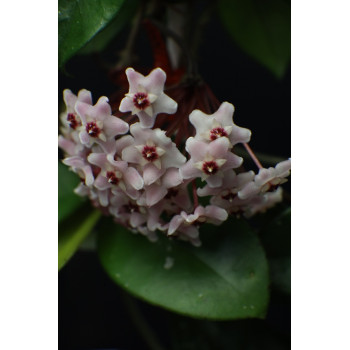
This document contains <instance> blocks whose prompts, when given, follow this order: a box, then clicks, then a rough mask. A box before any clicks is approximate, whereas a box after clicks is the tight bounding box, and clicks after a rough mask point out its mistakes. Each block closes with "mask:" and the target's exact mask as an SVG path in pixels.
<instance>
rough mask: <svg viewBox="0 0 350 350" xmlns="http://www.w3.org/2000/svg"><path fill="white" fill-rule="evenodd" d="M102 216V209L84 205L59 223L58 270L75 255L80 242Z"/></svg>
mask: <svg viewBox="0 0 350 350" xmlns="http://www.w3.org/2000/svg"><path fill="white" fill-rule="evenodd" d="M82 214H83V215H82ZM100 216H101V212H100V211H97V210H92V209H91V208H88V209H87V208H86V207H83V208H81V210H80V211H78V212H76V213H74V214H73V216H72V217H69V218H68V219H66V220H65V221H64V222H63V223H62V224H60V225H59V227H58V270H60V269H61V268H62V267H63V266H64V265H65V264H66V263H67V261H68V260H69V259H70V258H71V257H72V256H73V254H74V253H75V251H76V250H77V249H78V247H79V246H80V244H81V243H82V242H83V240H84V239H85V238H86V237H87V236H88V234H89V233H90V232H91V230H92V229H93V228H94V226H95V225H96V223H97V221H98V219H99V218H100Z"/></svg>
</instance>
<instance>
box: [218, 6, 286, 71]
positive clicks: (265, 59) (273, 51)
mask: <svg viewBox="0 0 350 350" xmlns="http://www.w3.org/2000/svg"><path fill="white" fill-rule="evenodd" d="M219 13H220V16H221V19H222V22H223V23H224V25H225V26H226V29H227V30H228V32H229V33H230V34H231V36H232V38H233V39H234V40H235V41H236V43H237V44H238V45H239V46H240V47H241V48H242V49H243V50H244V51H245V52H246V53H247V54H249V55H251V56H252V57H253V58H255V59H256V60H257V61H258V62H260V63H261V64H263V65H264V66H266V67H267V68H268V69H269V70H270V71H272V72H273V73H274V74H275V75H276V76H277V77H279V78H280V77H282V76H283V74H284V72H285V70H286V68H287V67H288V65H289V62H290V45H291V42H290V35H291V34H290V3H289V2H288V1H284V0H264V1H261V0H244V1H242V0H219Z"/></svg>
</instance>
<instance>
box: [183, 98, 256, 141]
mask: <svg viewBox="0 0 350 350" xmlns="http://www.w3.org/2000/svg"><path fill="white" fill-rule="evenodd" d="M233 112H234V107H233V105H232V104H231V103H228V102H223V103H222V104H221V106H220V107H219V109H218V110H217V111H216V112H215V113H214V114H211V115H208V114H205V113H203V112H201V111H200V110H198V109H196V110H194V111H193V112H192V113H191V114H190V116H189V119H190V122H191V123H192V125H193V126H194V127H195V128H196V136H195V138H196V139H198V140H203V141H214V140H216V139H218V138H220V137H227V138H228V139H229V140H230V143H231V147H232V146H234V145H236V144H237V143H247V142H249V140H250V136H251V131H250V130H248V129H245V128H241V127H239V126H237V125H236V124H235V123H234V122H233V119H232V118H233Z"/></svg>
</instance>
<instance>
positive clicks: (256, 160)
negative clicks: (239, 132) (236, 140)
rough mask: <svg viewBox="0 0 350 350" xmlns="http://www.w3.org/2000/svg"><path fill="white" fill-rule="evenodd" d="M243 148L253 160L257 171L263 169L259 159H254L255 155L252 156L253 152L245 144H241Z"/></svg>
mask: <svg viewBox="0 0 350 350" xmlns="http://www.w3.org/2000/svg"><path fill="white" fill-rule="evenodd" d="M243 146H244V148H245V149H246V150H247V152H248V153H249V155H250V157H251V158H252V159H253V161H254V163H255V165H256V166H257V167H258V168H259V169H263V168H264V167H263V166H262V164H261V163H260V161H259V159H258V158H257V157H256V155H255V154H254V152H253V150H252V149H251V148H250V146H249V145H248V144H247V143H243Z"/></svg>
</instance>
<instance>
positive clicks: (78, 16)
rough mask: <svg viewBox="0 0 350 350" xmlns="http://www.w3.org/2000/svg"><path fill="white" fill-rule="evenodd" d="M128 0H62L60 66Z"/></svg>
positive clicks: (60, 11)
mask: <svg viewBox="0 0 350 350" xmlns="http://www.w3.org/2000/svg"><path fill="white" fill-rule="evenodd" d="M124 1H125V0H99V1H95V0H59V2H58V64H59V66H60V67H61V66H62V65H63V64H64V63H65V62H66V61H67V60H68V59H69V58H70V57H71V56H73V55H74V54H75V53H76V52H77V51H78V50H79V49H80V48H82V47H83V46H84V45H85V44H86V43H87V42H88V41H90V40H91V39H92V38H93V37H94V36H95V35H96V34H97V33H98V32H99V31H101V30H102V29H103V28H104V27H105V26H106V25H107V24H108V23H110V22H111V21H112V20H113V19H114V17H115V16H116V15H117V14H118V12H119V10H120V8H121V6H122V4H123V3H124Z"/></svg>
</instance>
